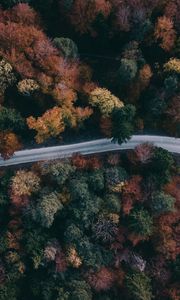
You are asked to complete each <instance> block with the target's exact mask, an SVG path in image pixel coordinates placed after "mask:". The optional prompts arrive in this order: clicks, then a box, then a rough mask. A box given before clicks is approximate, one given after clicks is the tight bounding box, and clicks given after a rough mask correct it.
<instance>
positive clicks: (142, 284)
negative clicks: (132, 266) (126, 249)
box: [126, 271, 153, 300]
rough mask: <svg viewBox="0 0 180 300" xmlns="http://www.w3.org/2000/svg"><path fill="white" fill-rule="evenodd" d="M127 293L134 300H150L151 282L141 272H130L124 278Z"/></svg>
mask: <svg viewBox="0 0 180 300" xmlns="http://www.w3.org/2000/svg"><path fill="white" fill-rule="evenodd" d="M126 287H127V290H128V293H129V294H130V295H131V296H132V299H134V300H152V298H153V295H152V287H151V280H150V278H149V277H147V276H146V275H145V274H144V273H142V272H135V271H133V272H131V273H130V274H128V275H127V276H126Z"/></svg>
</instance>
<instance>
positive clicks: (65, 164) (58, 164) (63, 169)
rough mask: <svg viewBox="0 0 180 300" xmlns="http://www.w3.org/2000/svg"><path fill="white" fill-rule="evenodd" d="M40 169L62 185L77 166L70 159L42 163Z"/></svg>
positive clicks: (43, 173)
mask: <svg viewBox="0 0 180 300" xmlns="http://www.w3.org/2000/svg"><path fill="white" fill-rule="evenodd" d="M40 169H41V174H42V175H45V176H47V177H49V178H50V179H51V180H52V181H53V182H55V183H57V184H58V185H59V186H62V185H63V184H64V183H65V182H66V180H67V179H68V178H70V176H71V175H72V174H73V173H74V171H75V167H73V166H72V165H71V164H70V161H68V160H64V161H61V160H58V161H51V162H49V163H48V162H46V163H41V165H40Z"/></svg>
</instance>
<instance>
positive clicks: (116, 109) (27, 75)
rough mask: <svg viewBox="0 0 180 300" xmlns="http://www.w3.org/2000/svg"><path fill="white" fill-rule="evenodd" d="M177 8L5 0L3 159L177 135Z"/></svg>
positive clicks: (173, 0)
mask: <svg viewBox="0 0 180 300" xmlns="http://www.w3.org/2000/svg"><path fill="white" fill-rule="evenodd" d="M179 9H180V4H179V0H170V1H169V0H133V1H128V0H86V1H84V0H0V44H1V49H0V135H1V141H2V142H1V141H0V153H1V154H2V156H3V157H4V158H5V159H6V158H9V157H10V156H11V155H12V154H13V152H14V151H15V150H18V149H20V148H21V147H24V145H25V146H27V145H29V144H32V143H33V144H34V145H35V144H36V143H48V144H55V143H56V144H58V143H60V142H62V139H64V140H65V141H69V139H70V140H71V139H74V136H75V134H76V136H77V139H79V138H80V139H81V138H83V139H85V138H87V137H91V138H93V137H101V136H107V137H111V138H114V140H117V141H118V142H119V143H122V142H124V141H126V140H127V139H129V138H130V136H131V135H132V134H133V133H134V132H137V131H140V132H142V131H143V130H145V132H147V131H150V132H152V131H155V132H156V133H158V134H159V133H160V132H162V133H163V134H164V133H166V134H168V135H173V136H179V135H180V94H179V93H180V84H179V82H180V81H179V76H180V38H179V32H180V17H179ZM9 137H10V139H11V143H9Z"/></svg>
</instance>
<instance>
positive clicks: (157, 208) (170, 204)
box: [151, 192, 176, 215]
mask: <svg viewBox="0 0 180 300" xmlns="http://www.w3.org/2000/svg"><path fill="white" fill-rule="evenodd" d="M175 201H176V199H175V198H173V197H172V196H171V195H168V194H165V193H164V192H160V193H157V194H155V195H154V196H153V198H152V202H151V209H152V212H153V213H154V214H155V215H160V214H163V213H166V212H172V211H174V209H175V207H174V203H175Z"/></svg>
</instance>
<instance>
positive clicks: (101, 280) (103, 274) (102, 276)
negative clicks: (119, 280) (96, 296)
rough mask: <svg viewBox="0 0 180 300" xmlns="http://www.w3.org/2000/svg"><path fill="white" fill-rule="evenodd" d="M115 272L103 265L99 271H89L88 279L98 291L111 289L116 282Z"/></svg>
mask: <svg viewBox="0 0 180 300" xmlns="http://www.w3.org/2000/svg"><path fill="white" fill-rule="evenodd" d="M114 279H115V278H114V274H113V272H112V271H111V270H109V269H108V268H106V267H102V268H101V269H100V270H99V271H98V272H96V273H95V272H93V271H89V273H88V274H87V281H88V283H89V284H90V286H91V287H92V288H93V289H94V290H95V291H97V292H100V291H107V290H109V289H110V288H111V287H112V285H113V283H114Z"/></svg>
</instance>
